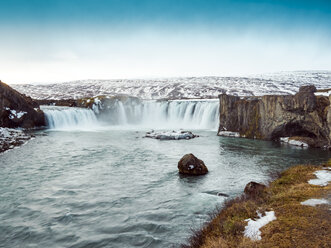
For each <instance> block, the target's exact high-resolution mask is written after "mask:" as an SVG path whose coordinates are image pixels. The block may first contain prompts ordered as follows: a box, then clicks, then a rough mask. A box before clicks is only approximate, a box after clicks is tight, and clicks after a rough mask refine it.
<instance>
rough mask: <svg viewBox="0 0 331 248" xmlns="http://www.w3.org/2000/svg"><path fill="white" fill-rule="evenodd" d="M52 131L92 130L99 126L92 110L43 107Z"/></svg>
mask: <svg viewBox="0 0 331 248" xmlns="http://www.w3.org/2000/svg"><path fill="white" fill-rule="evenodd" d="M42 110H43V111H44V113H45V115H46V119H47V124H48V127H49V128H50V129H54V130H63V131H66V130H67V131H71V130H81V131H83V130H91V129H94V128H96V127H98V126H99V122H98V120H97V117H96V115H95V113H94V112H93V111H92V110H90V109H83V108H71V107H46V106H44V107H42Z"/></svg>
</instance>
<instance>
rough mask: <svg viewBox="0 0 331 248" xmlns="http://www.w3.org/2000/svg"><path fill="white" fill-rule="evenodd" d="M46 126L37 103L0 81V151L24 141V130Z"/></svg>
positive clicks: (27, 136) (25, 138)
mask: <svg viewBox="0 0 331 248" xmlns="http://www.w3.org/2000/svg"><path fill="white" fill-rule="evenodd" d="M43 126H46V120H45V116H44V113H43V112H42V111H41V110H40V108H39V104H38V103H37V102H35V101H34V100H32V99H31V98H30V97H27V96H25V95H23V94H21V93H19V92H17V91H16V90H14V89H12V88H11V87H9V86H8V85H6V84H5V83H3V82H1V81H0V153H1V152H4V151H6V150H8V149H12V148H14V147H16V146H20V145H22V144H24V143H26V142H27V141H28V140H29V139H31V138H32V137H33V136H32V135H31V134H29V132H26V130H31V129H34V128H38V127H43Z"/></svg>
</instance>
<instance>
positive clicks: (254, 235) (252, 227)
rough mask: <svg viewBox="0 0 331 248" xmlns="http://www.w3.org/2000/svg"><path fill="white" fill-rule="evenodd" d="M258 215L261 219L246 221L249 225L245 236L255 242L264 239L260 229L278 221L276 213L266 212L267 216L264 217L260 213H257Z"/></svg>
mask: <svg viewBox="0 0 331 248" xmlns="http://www.w3.org/2000/svg"><path fill="white" fill-rule="evenodd" d="M257 215H258V216H259V218H258V219H256V220H252V219H247V220H246V221H248V223H247V226H246V227H245V231H244V236H245V237H247V238H250V239H251V240H254V241H255V240H261V239H262V237H261V231H260V228H262V227H263V226H265V225H267V224H268V223H269V222H271V221H273V220H276V216H275V212H274V211H268V212H265V216H262V214H261V213H260V212H257Z"/></svg>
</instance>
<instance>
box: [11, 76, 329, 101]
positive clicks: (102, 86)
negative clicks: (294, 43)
mask: <svg viewBox="0 0 331 248" xmlns="http://www.w3.org/2000/svg"><path fill="white" fill-rule="evenodd" d="M308 84H314V85H315V86H316V87H317V88H318V89H326V88H331V71H297V72H279V73H272V74H263V75H262V74H261V75H250V76H247V77H180V78H162V79H112V80H95V79H93V80H92V79H91V80H78V81H71V82H56V83H53V84H42V83H40V84H12V85H11V86H12V87H13V88H15V89H16V90H18V91H19V92H21V93H23V94H26V95H28V96H31V97H32V98H34V99H69V98H70V99H78V98H82V97H94V96H98V95H120V94H125V95H130V96H136V97H139V98H141V99H155V100H158V99H186V98H191V99H192V98H196V99H198V98H203V99H209V98H217V96H218V95H219V94H222V93H226V94H230V95H238V96H261V95H267V94H277V95H285V94H294V93H296V92H297V91H298V89H299V87H300V86H303V85H308Z"/></svg>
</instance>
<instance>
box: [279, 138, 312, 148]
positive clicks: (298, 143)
mask: <svg viewBox="0 0 331 248" xmlns="http://www.w3.org/2000/svg"><path fill="white" fill-rule="evenodd" d="M280 142H282V143H287V144H289V145H292V146H299V147H308V144H307V143H305V142H302V141H299V140H294V139H290V137H282V138H280Z"/></svg>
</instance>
